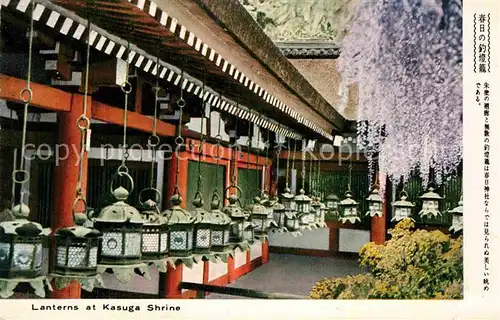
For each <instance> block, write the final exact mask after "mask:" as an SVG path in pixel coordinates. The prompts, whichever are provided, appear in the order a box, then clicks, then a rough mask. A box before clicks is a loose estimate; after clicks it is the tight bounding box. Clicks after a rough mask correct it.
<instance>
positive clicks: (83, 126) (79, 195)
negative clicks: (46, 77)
mask: <svg viewBox="0 0 500 320" xmlns="http://www.w3.org/2000/svg"><path fill="white" fill-rule="evenodd" d="M87 30H88V32H87V50H86V56H85V84H84V92H83V111H82V114H81V115H80V117H78V119H77V123H76V126H77V128H78V129H79V130H80V158H79V159H78V182H77V184H76V200H75V201H79V200H84V197H83V190H82V178H83V157H84V155H85V151H86V149H87V146H86V137H87V131H88V130H89V128H90V119H89V118H88V117H87V97H88V91H89V70H90V31H91V21H90V17H89V18H88V19H87Z"/></svg>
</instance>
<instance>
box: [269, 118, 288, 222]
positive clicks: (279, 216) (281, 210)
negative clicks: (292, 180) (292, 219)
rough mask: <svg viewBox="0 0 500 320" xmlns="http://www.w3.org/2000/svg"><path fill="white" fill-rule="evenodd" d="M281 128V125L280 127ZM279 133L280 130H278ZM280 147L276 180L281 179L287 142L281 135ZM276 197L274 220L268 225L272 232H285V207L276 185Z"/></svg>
mask: <svg viewBox="0 0 500 320" xmlns="http://www.w3.org/2000/svg"><path fill="white" fill-rule="evenodd" d="M278 128H281V124H280V125H279V126H278ZM278 131H279V129H278ZM277 139H278V145H277V150H276V180H278V179H279V173H280V156H281V147H282V145H283V143H284V142H285V139H286V138H285V137H284V136H281V135H279V136H278V138H277ZM274 192H275V193H274V197H273V199H272V204H273V205H272V211H271V212H272V219H271V221H270V222H269V223H268V224H269V226H270V230H271V231H273V232H283V231H284V230H285V206H284V205H283V204H282V203H281V202H280V201H279V200H280V199H279V197H278V184H277V183H276V189H275V190H274Z"/></svg>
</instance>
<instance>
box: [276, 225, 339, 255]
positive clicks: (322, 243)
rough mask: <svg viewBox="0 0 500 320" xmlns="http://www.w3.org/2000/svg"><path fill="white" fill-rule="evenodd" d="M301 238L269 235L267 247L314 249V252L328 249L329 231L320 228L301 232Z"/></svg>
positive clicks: (287, 235)
mask: <svg viewBox="0 0 500 320" xmlns="http://www.w3.org/2000/svg"><path fill="white" fill-rule="evenodd" d="M301 233H302V236H298V237H293V236H292V235H290V234H288V233H285V234H275V233H271V234H270V235H269V245H270V246H275V247H287V248H301V249H315V250H328V249H329V243H330V239H329V235H330V229H328V228H321V229H313V230H303V231H301Z"/></svg>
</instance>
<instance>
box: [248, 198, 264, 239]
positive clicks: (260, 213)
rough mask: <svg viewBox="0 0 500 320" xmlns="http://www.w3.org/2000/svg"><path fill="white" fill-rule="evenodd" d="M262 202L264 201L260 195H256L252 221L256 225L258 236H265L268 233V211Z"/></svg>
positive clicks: (251, 215) (251, 213)
mask: <svg viewBox="0 0 500 320" xmlns="http://www.w3.org/2000/svg"><path fill="white" fill-rule="evenodd" d="M261 203H262V201H261V199H260V198H259V197H254V198H253V205H252V206H251V209H252V211H251V212H250V221H251V222H252V224H253V225H254V226H255V228H254V232H255V235H256V236H263V235H266V234H267V216H268V213H267V208H266V207H265V206H264V205H262V204H261ZM248 232H250V231H248ZM248 234H249V233H247V235H248ZM252 239H253V238H252Z"/></svg>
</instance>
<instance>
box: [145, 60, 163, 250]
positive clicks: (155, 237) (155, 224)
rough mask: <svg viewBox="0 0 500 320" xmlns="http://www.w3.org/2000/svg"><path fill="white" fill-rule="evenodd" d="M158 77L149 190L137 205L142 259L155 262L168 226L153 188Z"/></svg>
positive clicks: (157, 142) (155, 91) (157, 62)
mask: <svg viewBox="0 0 500 320" xmlns="http://www.w3.org/2000/svg"><path fill="white" fill-rule="evenodd" d="M159 56H160V55H159V53H158V55H157V58H156V65H157V66H159V65H160V58H159ZM159 75H160V73H159V72H157V75H156V85H155V86H154V87H153V92H154V95H155V102H154V111H153V130H152V132H151V136H149V138H148V147H149V148H150V149H151V168H150V180H149V181H150V183H149V188H146V189H144V190H142V191H141V192H140V193H139V203H140V211H141V216H142V218H143V220H144V226H143V230H142V259H143V260H156V259H163V258H165V257H166V256H167V253H168V226H167V221H166V219H165V218H164V217H162V216H161V214H160V208H159V207H158V204H159V203H161V194H160V192H159V191H158V189H156V188H155V187H154V186H155V163H156V147H158V145H159V144H160V138H159V137H158V135H157V134H156V127H157V118H158V93H159V91H160V90H161V88H160V86H159ZM146 191H150V192H152V193H153V196H152V197H148V198H147V200H146V201H144V202H142V195H143V194H144V193H145V192H146Z"/></svg>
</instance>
